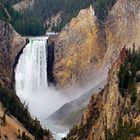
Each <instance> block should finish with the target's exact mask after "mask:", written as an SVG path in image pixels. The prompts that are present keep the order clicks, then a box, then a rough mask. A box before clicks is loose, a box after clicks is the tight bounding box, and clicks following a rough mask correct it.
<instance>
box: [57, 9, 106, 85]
mask: <svg viewBox="0 0 140 140" xmlns="http://www.w3.org/2000/svg"><path fill="white" fill-rule="evenodd" d="M104 40H105V36H104V34H103V32H102V28H101V27H100V24H99V23H98V20H97V18H96V16H95V13H94V10H93V8H92V7H90V8H88V9H84V10H81V11H80V13H79V15H78V16H77V17H76V18H73V19H72V21H71V22H70V23H69V24H68V25H67V26H66V27H64V29H63V30H62V32H61V33H60V34H59V35H58V37H57V39H56V41H55V64H54V76H55V78H56V79H55V80H56V82H57V85H58V86H59V87H62V88H69V87H71V86H83V84H85V83H86V82H88V81H90V80H93V77H94V76H92V75H93V73H94V72H95V70H97V69H98V68H99V66H100V63H101V61H102V58H103V57H104V54H105V52H106V45H105V41H104ZM92 70H94V72H93V71H92ZM95 75H96V74H95Z"/></svg>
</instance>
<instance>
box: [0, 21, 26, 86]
mask: <svg viewBox="0 0 140 140" xmlns="http://www.w3.org/2000/svg"><path fill="white" fill-rule="evenodd" d="M26 43H27V40H26V38H24V37H21V36H20V35H19V34H18V33H16V32H15V31H14V29H13V28H12V26H11V25H9V24H6V23H5V22H3V21H0V82H2V83H3V84H5V85H6V86H7V85H8V86H11V84H12V83H11V82H12V80H13V74H14V64H15V61H17V60H16V59H17V58H16V57H17V56H18V53H19V52H20V51H21V50H22V48H23V47H24V46H25V45H26ZM13 84H14V83H13ZM12 86H13V85H12Z"/></svg>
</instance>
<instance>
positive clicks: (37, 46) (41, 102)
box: [15, 37, 70, 128]
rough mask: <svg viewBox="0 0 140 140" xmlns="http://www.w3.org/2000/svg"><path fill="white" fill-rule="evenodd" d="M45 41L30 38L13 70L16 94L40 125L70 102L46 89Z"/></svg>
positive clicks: (50, 89) (53, 91)
mask: <svg viewBox="0 0 140 140" xmlns="http://www.w3.org/2000/svg"><path fill="white" fill-rule="evenodd" d="M47 39H48V37H37V38H30V39H29V43H28V44H27V45H26V47H25V48H24V50H23V53H22V54H21V56H20V58H19V60H18V64H17V66H16V68H15V81H16V85H15V90H16V94H17V95H18V97H19V98H20V99H21V101H22V102H25V103H26V104H28V107H29V111H30V113H31V115H32V116H33V117H37V118H38V119H39V120H40V121H41V123H42V124H44V122H43V120H44V119H46V118H47V117H48V116H49V115H50V114H51V113H53V112H55V111H56V110H57V109H58V108H60V107H61V106H62V105H63V104H65V103H66V102H68V101H69V100H70V99H69V98H68V97H66V96H64V95H62V94H60V93H59V92H58V91H56V90H55V89H54V88H53V87H48V82H47V56H48V55H47V53H48V52H47V50H48V49H47ZM46 127H47V128H48V127H49V126H48V125H47V126H46ZM50 128H51V127H50Z"/></svg>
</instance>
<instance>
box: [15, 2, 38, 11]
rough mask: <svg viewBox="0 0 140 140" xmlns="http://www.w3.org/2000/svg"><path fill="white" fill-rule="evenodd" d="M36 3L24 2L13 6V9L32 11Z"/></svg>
mask: <svg viewBox="0 0 140 140" xmlns="http://www.w3.org/2000/svg"><path fill="white" fill-rule="evenodd" d="M34 3H35V1H34V0H22V1H21V2H19V3H17V4H15V5H13V6H12V7H13V8H14V9H15V10H16V11H24V10H27V9H32V8H33V6H34Z"/></svg>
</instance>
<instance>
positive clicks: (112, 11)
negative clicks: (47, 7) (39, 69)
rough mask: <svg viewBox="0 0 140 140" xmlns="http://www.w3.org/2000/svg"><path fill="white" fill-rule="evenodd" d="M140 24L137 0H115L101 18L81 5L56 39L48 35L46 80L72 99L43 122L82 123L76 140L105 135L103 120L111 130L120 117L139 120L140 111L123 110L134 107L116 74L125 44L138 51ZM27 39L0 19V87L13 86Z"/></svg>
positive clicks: (72, 135) (70, 136) (71, 135)
mask: <svg viewBox="0 0 140 140" xmlns="http://www.w3.org/2000/svg"><path fill="white" fill-rule="evenodd" d="M25 8H26V7H25ZM56 15H57V14H56ZM59 18H60V15H59V13H58V20H61V19H59ZM55 22H57V21H55ZM52 24H55V23H52ZM139 25H140V2H139V0H116V1H115V2H114V3H113V4H112V5H111V6H110V7H109V8H108V15H107V17H106V18H105V19H104V20H103V21H101V20H100V19H99V17H98V16H97V13H96V10H95V9H94V8H93V7H92V6H90V7H89V8H86V9H82V10H81V11H80V12H79V14H78V15H77V16H76V17H74V18H73V19H72V20H71V21H70V22H69V23H68V24H67V25H66V26H65V27H64V28H62V30H61V31H60V32H59V33H58V34H57V35H56V36H55V37H54V36H51V37H49V39H48V46H49V47H48V50H47V51H48V56H49V57H48V58H47V60H48V67H47V72H48V79H47V80H48V83H49V84H50V85H53V86H55V88H56V90H58V91H59V92H60V93H61V94H62V95H64V96H71V97H73V98H71V100H70V99H69V100H67V102H66V104H65V103H63V104H62V107H61V106H60V109H59V108H57V110H56V111H54V112H51V113H52V114H49V115H50V116H49V118H47V117H48V116H47V115H46V120H45V121H44V122H47V121H48V120H53V121H54V124H57V125H60V126H61V125H62V126H63V125H64V126H65V125H66V126H68V128H72V127H73V125H74V124H76V123H78V122H79V123H78V124H77V125H76V126H75V127H73V128H72V129H71V131H70V132H69V134H68V136H67V139H74V140H86V139H87V140H94V139H95V140H101V139H105V132H104V131H105V130H104V123H105V122H104V121H107V129H111V130H114V128H115V127H116V122H117V120H118V119H119V117H120V116H121V117H122V118H123V119H124V120H126V118H127V120H130V119H132V120H134V121H135V122H136V123H137V124H138V123H139V114H138V115H137V117H136V118H135V116H134V115H133V113H132V110H131V109H130V110H129V113H130V114H132V115H131V116H129V115H128V114H127V115H124V114H121V113H122V112H121V108H125V107H130V108H132V106H131V105H128V104H129V98H127V99H126V100H127V102H124V98H123V97H122V96H121V95H120V94H119V92H120V91H119V88H118V77H117V76H118V72H119V68H120V65H121V64H122V63H123V58H124V56H125V51H124V50H125V49H124V48H128V49H129V48H131V49H132V48H135V49H136V50H139V49H140V48H139V44H140V39H139V38H140V26H139ZM27 43H28V39H26V38H25V37H21V36H20V35H19V34H18V33H16V32H15V31H14V29H13V27H12V26H11V25H10V24H7V23H4V22H3V21H0V46H1V48H0V61H1V62H0V82H1V83H2V85H4V86H7V87H9V88H11V87H12V88H13V87H14V84H15V77H14V76H15V72H14V69H15V67H16V66H17V64H18V61H19V58H20V55H21V56H22V54H23V49H24V48H25V46H26V44H27ZM122 56H123V58H122ZM137 89H139V84H138V85H137ZM138 91H139V90H138ZM138 94H139V92H138ZM89 100H90V101H89ZM88 102H89V104H88ZM87 104H88V106H87ZM68 109H69V110H68ZM83 112H84V114H83ZM136 113H137V110H136V111H134V114H136ZM71 117H72V119H71ZM58 121H60V122H59V123H58ZM90 122H92V124H91V125H90ZM46 126H47V125H46ZM81 132H82V134H81Z"/></svg>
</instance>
